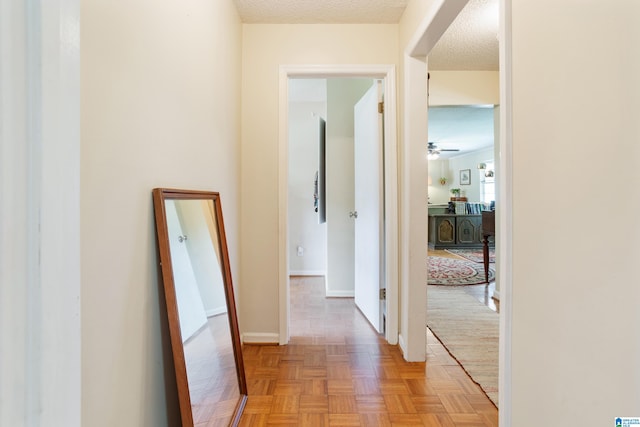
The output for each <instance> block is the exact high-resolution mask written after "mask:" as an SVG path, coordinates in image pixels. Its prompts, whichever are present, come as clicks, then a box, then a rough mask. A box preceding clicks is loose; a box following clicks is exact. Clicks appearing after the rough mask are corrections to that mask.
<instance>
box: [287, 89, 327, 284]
mask: <svg viewBox="0 0 640 427" xmlns="http://www.w3.org/2000/svg"><path fill="white" fill-rule="evenodd" d="M290 84H291V85H295V86H297V87H298V89H297V90H301V91H310V92H312V93H313V91H314V90H316V88H317V87H318V86H319V87H321V89H322V92H323V97H324V101H313V102H302V101H301V100H296V101H290V103H289V271H290V273H291V274H302V275H314V274H320V275H324V274H326V269H327V225H326V223H322V224H320V223H319V222H318V213H316V212H315V211H314V207H313V206H314V205H313V191H314V179H315V173H316V172H317V171H318V150H319V147H318V127H319V123H318V122H319V118H321V117H322V118H325V119H326V117H327V113H326V110H327V103H326V96H327V95H326V92H327V89H326V80H324V79H293V80H292V81H291V83H290ZM305 88H306V89H305ZM298 246H301V247H302V248H303V254H302V256H298V254H297V247H298Z"/></svg>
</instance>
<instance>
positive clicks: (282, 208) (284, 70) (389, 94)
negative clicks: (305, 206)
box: [278, 64, 400, 345]
mask: <svg viewBox="0 0 640 427" xmlns="http://www.w3.org/2000/svg"><path fill="white" fill-rule="evenodd" d="M295 77H304V78H333V77H369V78H374V79H384V93H385V111H386V113H387V114H385V115H384V140H385V147H384V155H385V189H384V190H385V207H384V209H385V217H386V225H387V226H386V228H385V242H386V247H385V263H386V265H385V279H386V285H387V322H386V332H385V338H386V340H387V342H388V343H389V344H392V345H395V344H397V343H398V282H399V272H398V244H397V240H398V236H399V235H400V230H399V227H398V150H397V147H398V137H397V129H398V125H397V100H396V69H395V65H385V64H382V65H359V64H355V65H350V64H334V65H281V66H280V76H279V121H278V125H279V128H278V131H279V134H278V139H279V168H278V209H279V214H278V235H279V242H278V243H279V245H278V248H279V249H278V260H279V261H278V282H279V303H280V316H279V317H280V320H279V322H280V344H281V345H284V344H287V343H288V342H289V321H290V313H289V260H288V256H287V254H288V253H289V248H288V245H289V242H288V240H289V230H288V225H287V209H288V195H287V193H288V178H289V177H288V173H289V165H288V149H289V132H288V125H289V123H288V120H289V117H288V116H289V109H288V99H289V96H288V95H289V89H288V81H289V79H290V78H295Z"/></svg>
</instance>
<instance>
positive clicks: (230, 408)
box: [154, 194, 246, 426]
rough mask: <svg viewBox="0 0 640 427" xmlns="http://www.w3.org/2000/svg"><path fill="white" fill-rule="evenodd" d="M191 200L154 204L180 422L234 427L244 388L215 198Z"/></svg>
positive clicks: (230, 286)
mask: <svg viewBox="0 0 640 427" xmlns="http://www.w3.org/2000/svg"><path fill="white" fill-rule="evenodd" d="M165 195H166V194H165ZM191 196H192V197H191V198H187V199H179V198H166V197H163V199H164V200H162V201H160V200H159V201H158V202H156V203H159V202H163V206H162V207H163V209H161V211H162V212H163V215H161V216H163V217H164V218H163V219H164V221H161V223H162V224H160V225H162V226H166V228H164V229H163V230H161V229H160V228H162V227H160V228H159V229H158V230H159V232H158V235H159V246H160V249H161V250H160V252H161V261H163V279H164V282H165V294H166V297H167V298H166V299H167V314H168V316H169V323H170V325H169V326H170V332H171V335H172V336H171V341H172V347H173V353H174V362H175V364H176V379H177V382H178V393H179V397H180V406H181V415H182V421H183V425H185V426H212V425H234V424H236V423H237V422H238V420H239V417H240V412H241V410H242V407H243V405H244V402H245V400H246V385H245V384H244V372H243V370H242V356H241V353H240V344H239V335H238V331H237V318H236V315H235V303H234V300H233V288H232V285H231V279H230V272H229V269H228V265H229V263H228V259H225V257H227V253H226V242H224V228H223V225H222V218H221V209H220V206H219V197H217V194H216V197H213V198H193V195H191ZM154 200H155V198H154ZM216 202H217V203H218V205H217V206H216ZM156 208H157V207H156ZM161 231H164V232H165V233H164V237H165V238H166V243H168V245H165V241H163V240H164V239H163V238H162V237H163V236H162V234H163V233H162V232H161ZM166 246H168V247H166ZM163 247H164V249H165V250H164V251H163ZM163 252H164V253H165V254H167V255H168V256H169V258H170V270H171V274H170V276H169V277H167V274H166V272H167V271H168V270H169V269H167V268H166V267H167V266H166V265H164V259H162V258H163ZM174 309H175V315H172V313H173V311H174ZM183 376H186V378H182V377H183Z"/></svg>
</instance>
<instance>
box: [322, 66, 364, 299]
mask: <svg viewBox="0 0 640 427" xmlns="http://www.w3.org/2000/svg"><path fill="white" fill-rule="evenodd" d="M372 84H373V80H372V79H340V78H332V79H329V80H328V82H327V248H328V254H327V282H326V287H327V295H329V296H353V292H354V283H355V282H354V280H355V265H354V263H355V224H354V219H353V218H351V217H350V216H349V212H352V211H354V210H355V181H354V152H353V134H354V131H353V129H354V112H353V111H354V110H353V107H354V106H355V104H356V103H357V102H358V101H359V100H360V98H362V96H363V95H364V94H365V92H366V91H367V89H369V88H370V87H371V85H372Z"/></svg>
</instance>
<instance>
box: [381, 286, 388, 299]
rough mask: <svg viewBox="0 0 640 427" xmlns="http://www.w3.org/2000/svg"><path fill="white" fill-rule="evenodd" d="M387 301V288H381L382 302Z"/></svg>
mask: <svg viewBox="0 0 640 427" xmlns="http://www.w3.org/2000/svg"><path fill="white" fill-rule="evenodd" d="M386 299H387V288H380V300H381V301H386Z"/></svg>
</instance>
